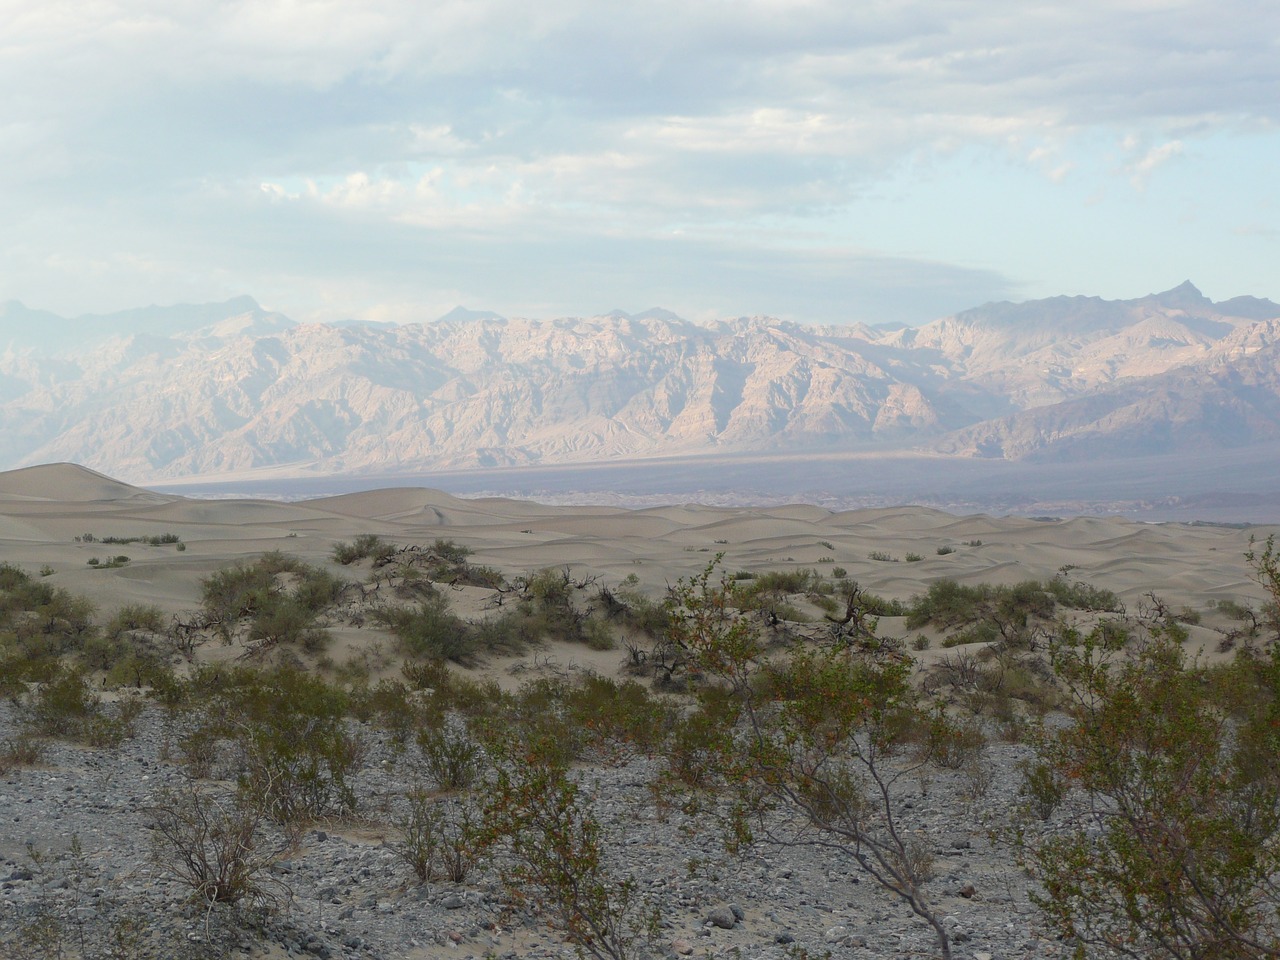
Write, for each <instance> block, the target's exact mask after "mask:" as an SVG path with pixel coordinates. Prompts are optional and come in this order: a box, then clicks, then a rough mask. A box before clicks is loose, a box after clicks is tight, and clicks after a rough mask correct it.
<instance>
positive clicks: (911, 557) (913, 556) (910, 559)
mask: <svg viewBox="0 0 1280 960" xmlns="http://www.w3.org/2000/svg"><path fill="white" fill-rule="evenodd" d="M923 559H924V557H923V556H921V555H920V554H918V553H910V552H908V553H907V555H906V561H907V563H919V562H920V561H921V560H923Z"/></svg>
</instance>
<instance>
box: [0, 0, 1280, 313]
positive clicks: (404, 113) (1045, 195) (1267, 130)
mask: <svg viewBox="0 0 1280 960" xmlns="http://www.w3.org/2000/svg"><path fill="white" fill-rule="evenodd" d="M0 90H2V91H3V96H0V218H2V220H0V223H3V230H2V231H0V300H5V299H18V300H22V301H23V302H25V303H26V304H27V305H28V306H31V307H39V308H44V309H50V310H54V311H56V312H59V313H62V314H65V315H74V314H79V313H84V312H108V311H114V310H118V309H124V308H127V307H133V306H141V305H144V304H150V303H173V302H180V301H186V302H202V301H208V300H220V299H225V298H227V297H229V296H232V295H236V294H241V293H248V294H251V295H253V296H255V297H256V298H258V300H260V301H261V302H262V303H264V304H265V305H267V306H269V307H272V308H274V309H278V310H281V311H283V312H285V313H287V314H289V315H290V316H293V317H295V318H297V319H336V318H343V317H362V318H367V319H390V320H425V319H431V318H434V317H435V316H438V315H439V314H442V313H444V312H445V311H447V310H448V309H449V308H451V307H453V306H454V305H456V304H466V305H468V306H470V307H472V308H487V309H492V310H496V311H498V312H501V313H504V314H508V315H524V316H560V315H569V314H578V315H582V314H592V313H599V312H603V311H605V310H608V309H611V308H621V309H624V310H630V311H637V310H642V309H645V308H647V307H651V306H655V305H660V306H663V307H667V308H669V309H672V310H675V311H676V312H678V313H680V314H681V315H683V316H687V317H691V318H704V317H711V316H728V315H740V314H751V313H770V314H774V315H779V316H785V317H789V318H792V319H797V320H802V321H814V322H831V323H839V322H845V321H850V320H864V321H871V322H876V321H900V320H905V321H908V322H922V321H926V320H929V319H932V318H933V317H936V316H941V315H944V314H946V313H950V312H953V311H955V310H958V309H963V308H965V307H969V306H974V305H977V304H979V303H982V302H985V301H987V300H993V299H1027V298H1031V297H1040V296H1050V295H1054V294H1059V293H1071V294H1076V293H1083V294H1091V295H1100V296H1104V297H1108V298H1128V297H1133V296H1141V295H1143V294H1145V293H1149V292H1153V291H1157V290H1162V289H1165V288H1168V287H1172V286H1175V285H1176V284H1178V283H1180V282H1181V281H1183V280H1186V279H1191V280H1193V281H1194V282H1195V283H1196V284H1197V285H1198V286H1199V287H1200V288H1201V289H1202V290H1203V291H1204V292H1205V293H1206V294H1208V295H1209V296H1211V297H1213V298H1215V299H1226V298H1228V297H1231V296H1235V295H1237V294H1244V293H1249V294H1254V295H1257V296H1269V297H1272V298H1273V299H1278V300H1280V269H1277V267H1278V265H1280V186H1278V183H1280V176H1278V175H1277V174H1278V172H1280V126H1278V125H1277V119H1278V116H1280V4H1276V3H1275V2H1274V0H1214V2H1197V0H1192V2H1176V0H1057V2H1051V3H1044V2H1038V0H977V2H973V0H919V2H907V0H903V2H896V0H835V2H826V0H645V2H641V3H637V2H629V3H618V2H614V0H539V2H534V3H531V2H529V0H360V2H359V3H357V2H353V0H318V2H313V0H239V2H233V0H73V2H63V0H4V2H3V3H0Z"/></svg>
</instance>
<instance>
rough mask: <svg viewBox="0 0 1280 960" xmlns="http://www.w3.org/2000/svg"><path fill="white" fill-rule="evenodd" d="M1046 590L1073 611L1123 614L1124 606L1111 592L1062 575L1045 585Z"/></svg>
mask: <svg viewBox="0 0 1280 960" xmlns="http://www.w3.org/2000/svg"><path fill="white" fill-rule="evenodd" d="M1045 589H1046V590H1048V591H1049V593H1051V594H1053V596H1054V598H1055V599H1056V600H1057V601H1058V603H1060V604H1062V605H1063V606H1064V607H1067V608H1068V609H1071V610H1093V611H1097V612H1099V613H1121V612H1123V611H1124V605H1123V604H1121V602H1120V598H1119V597H1117V596H1116V595H1115V594H1114V593H1112V592H1111V591H1110V590H1104V589H1102V588H1100V587H1094V586H1091V585H1090V584H1087V583H1084V582H1083V581H1079V580H1068V579H1067V578H1066V577H1065V576H1063V575H1062V574H1059V575H1058V576H1056V577H1054V578H1053V579H1052V580H1049V581H1047V582H1046V583H1045Z"/></svg>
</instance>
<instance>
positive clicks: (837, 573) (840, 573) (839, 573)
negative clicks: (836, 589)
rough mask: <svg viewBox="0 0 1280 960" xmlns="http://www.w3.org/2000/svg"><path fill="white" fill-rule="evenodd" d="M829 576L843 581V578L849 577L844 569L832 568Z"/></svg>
mask: <svg viewBox="0 0 1280 960" xmlns="http://www.w3.org/2000/svg"><path fill="white" fill-rule="evenodd" d="M831 575H832V576H833V577H835V578H836V579H837V580H843V579H844V578H845V577H847V576H848V575H849V571H848V570H846V569H845V568H844V567H832V568H831Z"/></svg>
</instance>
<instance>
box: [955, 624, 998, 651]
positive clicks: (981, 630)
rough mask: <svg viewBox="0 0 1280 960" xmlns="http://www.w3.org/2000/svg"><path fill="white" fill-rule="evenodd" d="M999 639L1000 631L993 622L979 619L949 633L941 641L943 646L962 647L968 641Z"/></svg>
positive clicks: (989, 641)
mask: <svg viewBox="0 0 1280 960" xmlns="http://www.w3.org/2000/svg"><path fill="white" fill-rule="evenodd" d="M999 639H1000V631H999V630H998V629H997V628H996V625H995V624H994V623H991V622H990V621H986V620H984V621H981V622H979V623H973V624H970V625H969V626H967V627H965V628H964V629H963V630H959V631H957V632H956V633H953V634H950V635H949V636H947V637H945V638H944V639H943V641H942V645H943V646H944V647H963V646H965V645H967V644H970V643H994V642H995V641H997V640H999Z"/></svg>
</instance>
